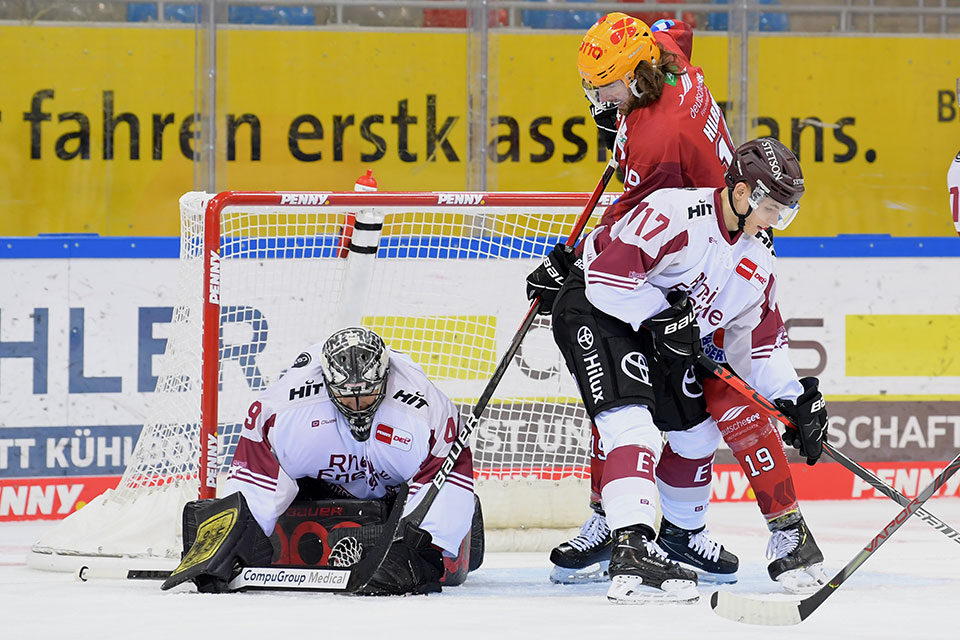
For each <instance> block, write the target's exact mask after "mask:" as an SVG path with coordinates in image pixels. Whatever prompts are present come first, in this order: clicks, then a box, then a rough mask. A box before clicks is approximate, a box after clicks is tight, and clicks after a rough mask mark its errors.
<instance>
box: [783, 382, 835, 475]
mask: <svg viewBox="0 0 960 640" xmlns="http://www.w3.org/2000/svg"><path fill="white" fill-rule="evenodd" d="M800 384H802V385H803V393H802V394H800V397H799V398H797V401H796V402H790V401H789V400H775V401H774V404H775V405H777V408H778V409H780V411H782V412H783V413H784V415H786V416H787V417H788V418H790V420H791V422H793V424H791V425H787V430H786V431H785V432H784V433H783V441H784V443H785V444H788V445H790V446H791V447H794V448H795V449H799V450H800V455H801V456H803V457H805V458H806V459H807V464H809V465H811V466H812V465H815V464H816V463H817V460H819V459H820V454H822V453H823V439H824V438H825V437H826V436H827V403H826V402H825V401H824V399H823V396H822V395H820V390H819V389H817V385H818V384H819V382H818V380H817V379H816V378H801V380H800Z"/></svg>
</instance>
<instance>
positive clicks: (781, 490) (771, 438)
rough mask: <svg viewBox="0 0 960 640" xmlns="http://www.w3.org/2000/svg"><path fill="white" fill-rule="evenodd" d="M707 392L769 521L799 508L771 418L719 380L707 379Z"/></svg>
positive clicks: (718, 419) (731, 448)
mask: <svg viewBox="0 0 960 640" xmlns="http://www.w3.org/2000/svg"><path fill="white" fill-rule="evenodd" d="M703 393H704V396H705V397H706V400H707V409H708V410H709V411H710V415H712V416H713V417H714V419H715V420H716V421H717V426H718V427H719V428H720V433H721V435H722V436H723V439H724V441H725V442H726V443H727V445H728V446H729V447H730V450H731V451H732V452H733V455H734V457H736V459H737V462H739V463H740V468H741V469H743V473H744V475H746V476H747V480H749V482H750V488H751V489H753V492H754V495H755V496H756V499H757V504H758V505H759V506H760V512H761V513H763V516H764V517H765V518H766V519H767V522H769V521H771V520H773V519H774V518H777V517H779V516H782V515H783V514H785V513H788V512H790V511H792V510H795V509H797V492H796V489H795V488H794V485H793V475H792V474H791V472H790V466H789V464H788V463H787V457H786V455H785V454H784V451H783V444H782V443H781V442H780V436H779V434H778V433H777V429H776V428H775V427H774V425H773V423H772V420H771V418H770V416H769V415H768V414H767V413H766V412H765V411H763V410H762V409H761V408H760V407H758V406H756V405H755V404H752V403H751V402H750V401H748V400H747V399H746V398H744V397H743V396H742V395H741V394H739V393H737V392H736V391H735V390H733V389H732V388H730V386H729V385H727V384H726V383H724V382H723V381H722V380H718V379H717V378H706V379H704V381H703Z"/></svg>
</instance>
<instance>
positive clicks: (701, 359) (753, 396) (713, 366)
mask: <svg viewBox="0 0 960 640" xmlns="http://www.w3.org/2000/svg"><path fill="white" fill-rule="evenodd" d="M697 362H698V363H699V364H700V365H701V366H703V367H704V368H706V369H707V370H708V371H710V373H712V374H714V375H715V376H716V377H718V378H720V379H721V380H723V381H724V382H726V383H727V384H728V385H730V386H731V387H732V388H733V389H734V390H735V391H737V392H739V393H740V394H742V395H743V396H744V397H746V398H747V399H749V400H752V401H753V402H755V403H756V404H758V405H759V406H761V407H763V408H764V409H765V410H766V411H767V412H768V413H769V414H770V415H771V416H773V417H774V418H776V419H777V420H779V421H780V422H782V423H783V424H784V425H791V426H792V425H793V423H792V422H791V421H790V418H788V417H787V416H785V415H784V414H783V412H782V411H780V410H779V409H778V408H777V407H776V405H774V404H773V403H772V402H770V401H769V400H767V399H766V398H764V397H763V396H762V395H760V392H758V391H757V390H756V389H754V388H753V387H751V386H750V385H749V384H747V383H746V382H745V381H744V380H743V379H741V378H739V377H737V376H736V375H735V374H734V373H733V372H731V371H729V370H727V369H725V368H723V367H722V366H720V365H719V364H718V363H716V362H714V361H713V360H712V359H711V358H710V357H709V356H707V355H706V354H705V353H700V354H699V355H698V356H697ZM823 448H824V450H825V451H826V452H827V454H828V455H829V456H830V457H831V458H833V459H834V460H836V461H837V462H839V463H840V465H841V466H842V467H844V468H845V469H847V470H848V471H851V472H853V473H854V474H855V475H857V476H858V477H859V478H860V479H862V480H864V481H865V482H866V483H867V484H869V485H870V486H871V487H873V488H874V489H876V490H877V491H879V492H880V493H882V494H883V495H885V496H887V497H888V498H890V499H891V500H893V501H894V502H896V503H897V504H899V505H900V506H901V507H905V506H907V505H908V504H909V503H910V499H909V498H907V497H906V496H904V495H903V494H902V493H900V492H899V491H897V490H896V489H894V488H893V487H891V486H890V485H888V484H887V483H885V482H884V481H883V480H881V479H880V478H878V477H877V476H876V475H875V474H874V473H873V472H871V471H870V470H869V469H866V468H864V467H862V466H860V465H859V464H857V463H856V462H854V461H853V460H851V459H850V458H848V457H847V456H845V455H844V454H843V453H841V452H840V451H837V450H836V449H834V448H833V446H832V445H831V444H830V443H829V442H826V441H824V443H823ZM917 517H918V518H920V519H921V520H922V521H924V522H926V523H927V524H928V525H930V526H931V527H933V528H934V529H936V530H937V531H939V532H940V533H942V534H943V535H945V536H947V537H948V538H950V539H951V540H953V541H954V542H956V543H957V544H960V532H958V531H957V530H955V529H954V528H953V527H951V526H950V525H948V524H947V523H946V522H944V521H943V520H941V519H940V518H938V517H937V516H935V515H933V514H932V513H930V512H929V511H927V510H925V509H918V510H917Z"/></svg>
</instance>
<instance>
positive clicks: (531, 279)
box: [527, 243, 577, 315]
mask: <svg viewBox="0 0 960 640" xmlns="http://www.w3.org/2000/svg"><path fill="white" fill-rule="evenodd" d="M576 259H577V257H576V256H575V255H574V253H573V247H568V246H567V245H565V244H563V243H560V244H558V245H557V246H556V247H554V248H553V249H552V250H551V251H550V253H548V254H547V256H546V257H545V258H544V259H543V262H541V263H540V266H538V267H537V268H536V269H534V270H533V271H532V272H531V273H530V275H528V276H527V300H530V301H533V299H534V298H536V297H537V296H539V297H540V309H539V311H538V313H539V314H540V315H550V313H551V312H552V311H553V303H554V301H555V300H556V299H557V293H558V292H559V291H560V287H562V286H563V282H564V280H566V279H567V274H569V273H570V267H571V265H573V263H574V262H575V261H576Z"/></svg>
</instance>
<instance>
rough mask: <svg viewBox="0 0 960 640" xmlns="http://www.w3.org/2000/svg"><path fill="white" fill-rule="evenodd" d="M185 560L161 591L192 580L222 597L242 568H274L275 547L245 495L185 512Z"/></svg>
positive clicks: (190, 506)
mask: <svg viewBox="0 0 960 640" xmlns="http://www.w3.org/2000/svg"><path fill="white" fill-rule="evenodd" d="M183 536H184V547H186V546H187V545H188V544H189V545H190V547H189V549H188V550H186V551H185V553H184V556H183V559H182V560H181V561H180V566H178V567H177V568H176V569H175V570H174V571H173V573H171V574H170V577H169V578H167V579H166V580H164V582H163V584H162V585H161V587H160V588H161V589H164V590H166V589H170V588H171V587H174V586H176V585H178V584H181V583H183V582H186V581H188V580H192V581H193V583H194V584H195V585H196V586H197V590H198V591H200V592H203V593H222V592H224V591H226V590H227V583H229V582H230V580H231V578H233V577H234V576H235V575H236V573H237V572H238V571H239V569H240V568H241V567H250V566H265V565H268V564H270V558H271V556H272V554H273V547H272V545H271V544H270V539H269V538H267V536H265V535H264V534H263V531H262V530H261V529H260V525H259V524H257V521H256V520H255V519H254V517H253V514H252V513H250V509H249V507H247V501H246V499H244V497H243V494H241V493H239V492H238V493H233V494H231V495H229V496H227V497H225V498H219V499H216V500H204V501H201V502H191V503H188V504H187V506H186V507H185V508H184V511H183Z"/></svg>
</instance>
